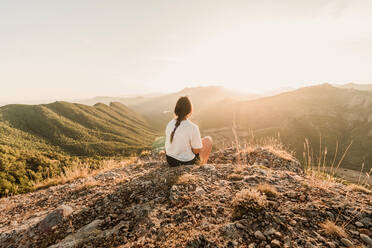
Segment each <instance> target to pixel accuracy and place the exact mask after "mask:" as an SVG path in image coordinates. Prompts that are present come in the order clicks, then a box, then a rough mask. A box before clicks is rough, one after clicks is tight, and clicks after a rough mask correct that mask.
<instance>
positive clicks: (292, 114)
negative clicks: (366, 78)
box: [195, 84, 372, 170]
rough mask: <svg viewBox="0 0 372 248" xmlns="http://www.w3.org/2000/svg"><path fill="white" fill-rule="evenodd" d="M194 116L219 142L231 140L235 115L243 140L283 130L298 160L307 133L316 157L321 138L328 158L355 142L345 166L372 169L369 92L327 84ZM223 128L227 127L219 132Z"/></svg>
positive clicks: (223, 105)
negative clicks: (225, 138) (251, 136)
mask: <svg viewBox="0 0 372 248" xmlns="http://www.w3.org/2000/svg"><path fill="white" fill-rule="evenodd" d="M195 118H196V122H197V123H199V125H200V127H201V130H205V131H206V132H205V133H207V134H210V135H212V136H213V135H216V136H215V137H216V141H217V142H218V139H222V138H224V137H227V139H230V140H232V138H231V137H233V134H232V132H231V126H232V125H233V121H234V120H235V123H236V126H237V128H238V135H240V136H241V139H242V140H245V139H248V138H249V137H248V136H249V132H248V131H249V130H252V131H253V133H254V135H255V136H256V138H258V139H259V138H262V137H267V136H277V135H278V133H279V134H280V138H281V140H282V141H283V143H284V144H285V145H286V146H288V148H290V149H293V150H294V151H295V152H296V156H297V157H298V158H299V159H302V157H303V152H304V141H305V138H306V139H308V140H309V142H310V145H311V146H312V148H313V150H314V151H313V152H314V156H315V157H316V156H317V155H319V152H317V151H319V148H320V139H321V146H322V150H323V149H324V147H327V158H328V159H329V161H330V160H332V159H333V156H334V154H335V152H336V143H337V142H338V145H339V146H338V154H337V156H338V157H337V158H338V159H340V157H341V155H342V153H343V151H345V149H346V147H347V146H348V145H349V144H350V143H351V142H353V144H352V145H351V148H350V150H349V151H348V153H347V156H346V158H345V161H344V163H343V166H344V167H347V168H351V169H356V170H360V167H361V165H362V163H365V168H366V169H370V168H372V150H371V147H372V93H371V92H368V91H359V90H354V89H343V88H337V87H333V86H331V85H329V84H324V85H318V86H312V87H305V88H301V89H298V90H295V91H291V92H287V93H282V94H279V95H276V96H271V97H264V98H260V99H256V100H250V101H221V102H220V103H218V104H216V105H215V106H214V107H210V108H209V109H207V110H206V111H204V112H202V113H200V114H199V115H198V116H196V117H195ZM208 129H210V130H212V131H210V132H208ZM218 130H227V131H225V132H222V133H221V134H219V135H217V134H218V132H219V131H218ZM229 130H230V131H229ZM221 137H222V138H221ZM328 164H330V162H329V163H328Z"/></svg>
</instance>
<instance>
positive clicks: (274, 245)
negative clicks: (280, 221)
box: [270, 239, 281, 248]
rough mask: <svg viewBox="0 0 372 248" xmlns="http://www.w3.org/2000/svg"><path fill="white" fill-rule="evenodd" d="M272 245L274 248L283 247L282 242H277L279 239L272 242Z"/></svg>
mask: <svg viewBox="0 0 372 248" xmlns="http://www.w3.org/2000/svg"><path fill="white" fill-rule="evenodd" d="M270 245H271V246H272V247H274V248H280V247H281V244H280V241H279V240H277V239H274V240H272V241H271V243H270Z"/></svg>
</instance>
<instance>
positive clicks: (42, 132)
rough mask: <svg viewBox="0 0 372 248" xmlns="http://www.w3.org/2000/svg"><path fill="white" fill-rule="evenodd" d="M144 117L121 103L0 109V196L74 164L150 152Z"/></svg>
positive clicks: (150, 136)
mask: <svg viewBox="0 0 372 248" xmlns="http://www.w3.org/2000/svg"><path fill="white" fill-rule="evenodd" d="M154 138H155V135H154V131H153V129H152V128H150V127H149V125H148V124H147V122H146V121H145V120H144V118H143V117H142V116H141V115H139V114H138V113H136V112H134V111H133V110H131V109H129V108H128V107H126V106H125V105H123V104H121V103H111V104H110V105H105V104H101V103H98V104H96V105H94V106H87V105H82V104H73V103H68V102H55V103H51V104H41V105H6V106H3V107H0V197H1V196H4V195H8V194H17V193H25V192H28V191H32V190H33V184H34V183H37V182H39V181H43V180H46V179H48V178H52V177H56V176H59V175H61V174H63V173H65V172H66V169H68V168H72V167H74V166H75V165H79V164H81V165H82V164H87V166H88V167H91V168H94V167H95V166H97V161H96V160H97V159H98V160H99V159H100V157H101V156H114V157H117V156H130V155H132V154H133V153H136V152H138V151H139V150H142V149H145V148H147V149H148V148H149V147H151V144H152V142H153V141H154Z"/></svg>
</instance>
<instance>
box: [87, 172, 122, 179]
mask: <svg viewBox="0 0 372 248" xmlns="http://www.w3.org/2000/svg"><path fill="white" fill-rule="evenodd" d="M119 177H121V175H120V174H118V173H116V172H113V171H108V172H105V173H102V174H98V175H97V176H95V177H94V178H95V179H100V180H112V179H115V178H119Z"/></svg>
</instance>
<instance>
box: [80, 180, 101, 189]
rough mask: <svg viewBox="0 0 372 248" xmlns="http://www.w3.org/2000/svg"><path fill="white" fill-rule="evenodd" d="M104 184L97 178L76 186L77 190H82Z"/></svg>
mask: <svg viewBox="0 0 372 248" xmlns="http://www.w3.org/2000/svg"><path fill="white" fill-rule="evenodd" d="M100 185H102V184H101V183H100V182H98V181H97V180H94V179H92V180H88V181H85V182H84V183H82V184H80V185H78V186H77V187H76V190H77V191H82V190H87V189H91V188H94V187H97V186H100Z"/></svg>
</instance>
